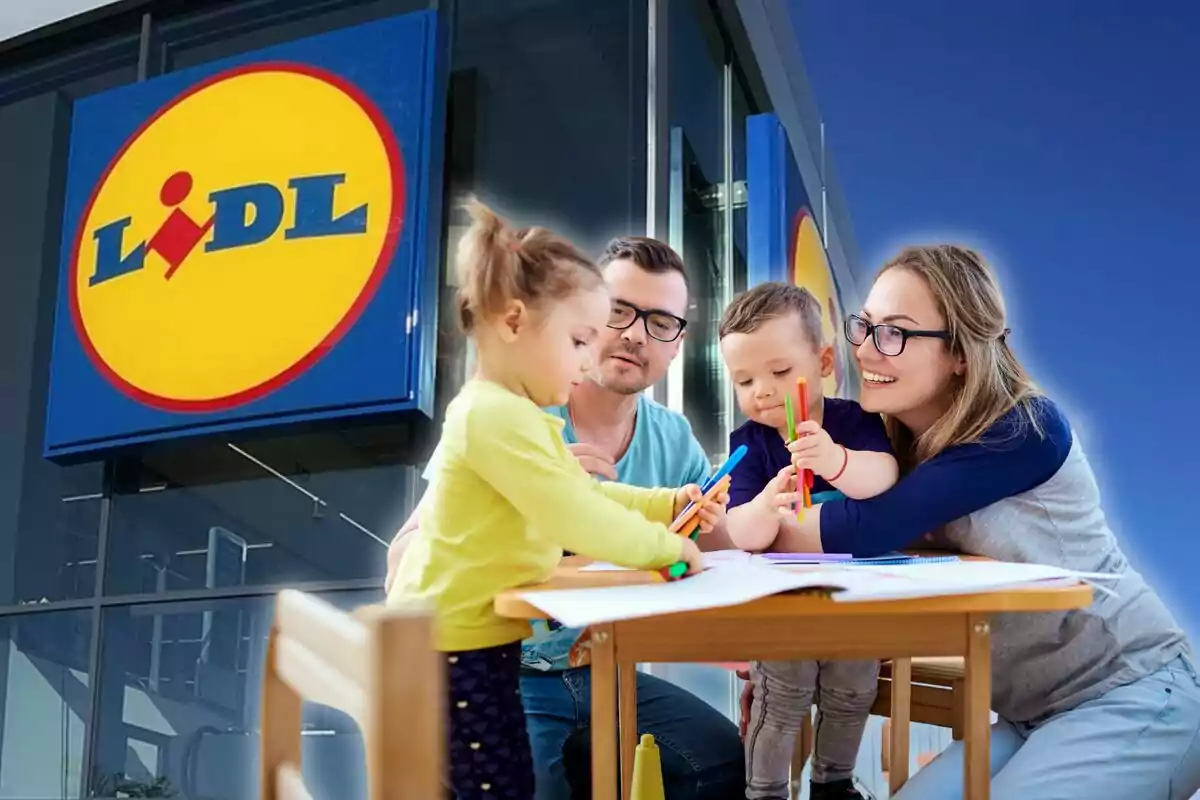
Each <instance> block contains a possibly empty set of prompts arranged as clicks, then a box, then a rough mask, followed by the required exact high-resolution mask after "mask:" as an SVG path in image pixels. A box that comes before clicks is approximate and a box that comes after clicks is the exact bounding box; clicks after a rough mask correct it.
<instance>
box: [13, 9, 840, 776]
mask: <svg viewBox="0 0 1200 800" xmlns="http://www.w3.org/2000/svg"><path fill="white" fill-rule="evenodd" d="M96 5H97V6H100V7H98V8H96V9H94V10H91V11H89V12H87V13H85V14H84V15H82V16H79V17H75V18H70V19H67V20H64V21H61V22H58V23H56V24H54V25H52V26H50V27H48V28H45V29H42V30H36V31H33V32H31V33H28V34H25V35H22V36H21V37H19V38H17V39H15V40H12V41H9V42H5V43H0V164H2V165H3V166H2V168H0V175H3V178H4V180H3V181H2V182H0V208H2V211H3V213H0V245H2V247H3V260H2V262H0V263H2V265H3V266H2V267H0V269H2V273H0V274H2V276H3V278H2V283H0V286H3V291H2V292H0V304H3V313H0V320H2V322H0V324H2V325H3V326H4V331H3V335H0V359H2V360H0V374H3V375H4V376H5V382H4V388H3V390H2V394H0V397H2V401H0V416H2V419H3V437H4V447H3V449H2V450H0V469H2V472H0V478H2V480H0V798H23V799H26V800H33V799H34V798H67V797H72V798H73V797H117V796H174V797H186V798H193V800H199V799H200V798H242V797H252V796H254V794H255V791H256V790H255V785H256V784H255V781H256V770H257V764H256V752H257V738H256V727H257V715H258V686H259V682H260V678H261V667H262V658H263V643H264V635H265V632H266V629H267V627H268V625H269V623H270V603H271V597H272V595H273V594H274V593H275V592H276V591H278V589H279V588H281V587H283V586H300V587H303V588H305V589H307V590H309V591H313V592H316V593H319V594H321V595H323V596H325V597H327V598H328V599H330V600H331V601H332V602H334V603H337V604H339V605H342V606H345V607H351V606H355V605H359V604H362V603H367V602H373V601H375V600H378V599H379V598H380V596H381V589H380V583H381V579H382V575H383V570H384V552H385V547H386V543H387V541H388V540H389V539H390V538H391V535H392V533H393V532H394V531H395V530H396V529H397V528H398V527H399V525H400V523H401V522H402V521H403V520H404V519H405V518H406V517H407V515H408V513H409V512H410V510H411V508H412V507H413V505H414V504H415V502H416V500H417V499H418V498H419V497H420V494H421V492H422V489H423V486H422V482H421V480H420V472H421V469H422V467H423V464H424V461H425V459H426V458H427V457H428V455H429V453H430V451H431V450H432V447H433V444H434V443H435V441H436V438H437V435H438V422H439V419H440V411H441V409H442V408H444V406H445V403H446V402H447V401H448V400H449V398H450V397H452V396H453V394H454V392H455V391H456V390H457V388H458V386H460V385H461V382H462V380H463V377H464V375H465V372H466V369H467V355H466V350H465V346H464V343H463V339H462V337H461V335H459V334H458V332H457V331H456V330H455V329H454V326H453V323H452V316H451V315H449V314H445V313H441V314H439V313H438V312H439V310H442V309H445V308H446V307H447V304H448V303H449V300H450V298H451V297H452V295H453V291H454V287H453V285H452V281H451V279H450V277H449V273H448V272H447V269H446V265H447V263H448V262H449V260H450V259H449V258H448V255H447V254H448V253H452V252H453V246H454V241H455V238H456V236H457V235H458V233H459V232H460V231H461V229H462V224H463V218H462V215H461V213H460V212H459V211H458V210H457V209H456V207H455V203H454V200H455V199H456V198H459V197H461V196H463V195H464V194H465V193H468V192H474V193H477V194H479V195H480V196H481V197H482V198H484V199H485V200H487V201H489V202H491V203H493V204H494V205H495V206H496V207H497V208H498V209H499V210H501V211H502V212H503V213H504V214H506V215H507V216H509V217H511V218H513V219H514V220H517V221H519V222H523V223H535V222H536V223H541V224H548V225H550V226H552V227H555V228H557V229H559V230H561V231H562V232H564V233H566V234H568V235H569V236H571V237H573V238H574V239H575V240H576V241H577V242H578V243H579V244H580V245H581V246H583V247H584V248H586V249H588V250H590V251H592V252H597V251H599V249H600V248H601V247H602V246H603V244H604V243H605V241H606V240H607V239H608V238H610V237H611V236H614V235H617V234H626V233H644V232H647V231H648V232H650V233H651V234H653V235H656V236H659V237H660V238H663V239H665V240H667V241H669V242H670V243H671V244H672V245H674V246H675V247H676V248H677V249H678V250H680V252H681V253H682V254H683V255H684V258H685V261H686V262H687V265H688V269H689V271H690V273H691V275H690V277H691V280H692V284H693V287H694V294H695V296H694V307H693V309H692V320H691V327H690V328H689V332H690V338H689V340H688V342H687V344H686V346H685V348H684V354H683V356H682V357H681V358H680V359H679V360H678V362H677V364H676V365H675V367H674V368H673V370H672V373H671V375H670V376H669V378H668V380H667V381H665V382H664V383H663V384H662V385H660V386H656V387H654V389H653V392H654V394H655V397H656V399H658V400H660V401H661V402H664V403H667V404H669V405H671V406H672V407H674V408H677V409H678V410H681V411H684V412H685V413H687V414H688V416H689V418H690V419H691V421H692V423H693V426H694V427H695V429H696V431H697V435H698V436H699V437H700V439H701V441H702V443H703V444H704V445H705V447H706V449H707V450H708V452H709V453H710V454H711V455H712V457H713V458H714V460H716V459H719V458H720V457H721V455H722V453H723V451H724V449H725V438H726V436H727V433H728V431H729V429H730V428H731V427H732V426H733V425H735V424H736V423H737V417H736V413H735V410H734V407H733V403H732V394H731V391H730V387H729V385H728V381H727V379H726V377H725V375H724V372H723V370H722V369H721V367H720V363H719V360H718V357H717V354H716V350H715V327H716V320H717V318H718V316H719V314H720V311H721V309H722V308H723V307H724V304H725V302H726V301H727V300H728V298H729V297H731V296H732V295H733V294H734V293H735V292H737V291H740V290H741V289H743V288H744V287H745V286H746V285H747V282H748V281H757V280H761V279H764V278H767V277H782V278H788V279H796V280H803V281H805V282H811V281H812V278H811V277H809V276H810V273H811V274H818V275H820V276H824V277H822V278H821V280H824V281H826V284H827V286H828V288H827V289H824V290H823V291H825V294H826V296H825V297H824V301H825V302H827V303H828V304H829V308H830V309H831V310H830V315H831V316H830V327H831V330H833V329H834V328H835V326H836V325H837V324H838V319H837V316H838V314H840V313H841V311H840V309H841V308H842V307H843V306H844V305H845V304H847V303H850V302H853V299H854V287H853V285H852V284H851V283H850V282H849V275H850V266H851V262H852V261H853V258H854V256H853V247H852V243H851V242H850V240H849V227H848V225H846V224H840V225H839V224H838V222H839V220H844V219H845V215H844V212H843V211H842V207H841V205H840V203H839V202H838V200H837V197H836V184H835V183H834V182H833V181H832V180H831V179H829V177H828V175H827V173H826V171H825V170H826V166H825V165H826V164H827V162H828V159H827V158H826V155H825V153H824V151H823V149H822V148H823V143H822V141H821V137H820V136H819V135H817V136H814V135H813V131H814V130H819V118H818V117H817V116H816V112H815V109H814V107H813V104H812V101H811V98H810V97H808V96H807V94H806V90H800V89H798V88H797V87H798V86H800V85H801V83H802V80H801V79H802V74H799V75H798V73H797V72H796V70H797V69H798V52H793V51H795V50H796V47H795V41H794V40H795V35H794V32H791V29H790V27H789V28H788V30H787V31H781V29H780V25H779V21H780V19H786V15H787V9H786V7H785V6H786V4H784V3H782V2H780V3H773V2H769V1H768V0H737V2H735V1H734V0H670V2H666V1H665V0H640V2H639V0H628V1H626V0H620V1H619V2H594V1H593V0H512V1H511V2H507V1H506V2H496V0H457V2H452V3H447V2H440V3H439V2H432V3H431V2H418V1H417V0H238V1H236V2H233V1H230V0H215V1H209V0H204V1H200V0H197V1H196V2H190V3H180V2H171V0H161V1H155V0H139V1H137V2H131V1H129V0H126V2H119V3H113V4H96ZM789 37H790V38H789ZM789 42H790V44H789ZM789 59H790V60H789ZM285 62H286V63H288V64H293V65H294V64H301V65H305V66H304V67H303V69H300V70H298V71H296V70H292V71H291V72H287V74H286V75H284V77H280V74H281V73H279V72H278V70H276V71H275V72H271V70H267V69H265V68H264V67H263V65H275V66H278V65H279V64H281V63H285ZM266 72H271V75H272V76H273V77H271V81H274V82H268V83H267V84H256V83H255V81H256V80H258V79H262V78H263V77H264V74H265V73H266ZM285 72H286V71H285ZM314 76H316V77H315V78H314ZM317 78H319V80H317ZM798 80H800V83H798V82H797V81H798ZM305 81H307V82H305ZM347 87H350V88H349V89H347ZM356 89H357V91H355V90H356ZM339 90H341V91H339ZM348 98H349V101H354V102H349V101H348ZM272 103H274V104H275V105H272ZM226 111H227V112H228V114H230V115H231V116H237V117H238V119H239V120H240V122H239V124H241V125H242V126H243V129H244V136H243V137H242V138H240V139H239V138H237V137H234V138H232V139H230V138H228V129H229V126H228V125H227V124H224V123H223V124H221V125H216V124H211V123H206V120H213V119H214V118H221V119H223V120H224V117H223V115H224V114H225V113H226ZM331 120H333V121H332V122H331ZM338 120H341V122H338ZM814 125H816V126H817V127H816V128H814ZM264 131H265V132H266V133H264ZM381 132H382V133H381ZM272 137H274V138H272ZM331 138H336V139H337V141H338V142H339V144H340V145H342V146H336V147H334V146H329V141H330V139H331ZM770 148H775V149H774V150H770ZM780 148H782V149H780ZM768 152H770V153H773V154H774V155H772V156H770V158H774V159H775V161H771V160H770V158H768V156H767V155H766V154H767V153H768ZM297 154H300V155H297ZM785 162H786V163H785ZM397 165H399V171H397ZM168 167H169V168H168ZM755 175H761V177H759V178H758V179H757V183H756V180H755V178H754V176H755ZM787 175H791V178H790V179H789V178H787V177H786V176H787ZM180 176H185V177H180ZM748 176H749V177H748ZM788 180H791V181H792V183H793V185H794V184H795V183H796V182H797V181H798V182H799V185H800V186H801V187H802V188H803V189H804V190H805V191H803V192H802V195H797V194H795V193H794V192H793V193H792V194H791V195H789V194H788V193H787V191H785V190H784V189H783V188H782V187H784V186H785V184H786V183H787V181H788ZM139 181H140V183H139ZM776 183H777V184H778V186H776ZM768 184H770V186H768ZM772 187H774V188H772ZM756 190H757V191H758V192H762V191H767V190H769V192H771V194H770V197H773V198H775V199H773V200H772V199H766V200H762V201H758V200H754V199H753V198H755V197H756V196H757V195H756V194H755V192H756ZM131 198H132V199H131ZM788 198H790V199H788ZM751 204H754V205H751ZM176 212H178V214H176ZM205 214H211V215H210V216H208V217H206V216H204V215H205ZM804 219H807V220H808V223H807V227H805V223H804V222H803V220H804ZM381 220H382V221H383V223H384V224H382V226H381V225H380V221H381ZM389 221H390V222H389ZM393 223H394V224H393ZM768 230H775V231H776V233H777V234H779V235H780V236H782V238H781V239H778V237H777V242H776V244H773V245H772V247H757V249H756V245H755V244H754V243H755V242H762V241H766V237H767V233H766V232H767V231H768ZM779 232H782V233H779ZM773 241H774V240H773ZM814 243H815V244H814ZM288 248H291V249H288ZM772 248H773V249H772ZM265 261H270V262H271V263H272V264H276V265H279V266H278V269H275V271H274V272H270V273H269V274H268V273H261V272H260V271H259V269H258V267H259V265H260V264H261V263H265ZM329 264H336V265H337V266H338V269H339V271H338V275H339V276H340V277H339V278H338V280H337V281H336V282H335V283H333V284H327V283H321V282H320V280H319V279H318V278H316V277H313V276H318V275H320V274H324V273H322V272H321V268H323V267H325V266H327V265H329ZM785 264H786V268H785V266H784V265H785ZM247 265H249V266H247ZM812 270H816V273H812V272H811V271H812ZM149 277H153V278H154V281H150V280H149V279H148V278H149ZM819 282H820V281H818V283H819ZM180 284H183V285H185V286H187V287H190V288H189V289H188V291H189V292H191V294H189V295H187V297H188V298H192V299H189V300H187V301H186V302H184V301H181V300H179V297H178V296H175V295H172V294H170V293H169V292H168V291H167V289H166V288H164V287H176V286H179V285H180ZM826 284H822V285H823V286H824V285H826ZM131 287H132V288H131ZM139 287H140V288H139ZM313 320H316V322H312V324H309V323H310V322H311V321H313ZM297 321H300V322H302V323H304V324H303V325H301V328H302V329H301V328H297V329H295V330H293V327H294V323H297ZM314 325H315V326H316V327H315V328H314V327H313V326H314ZM180 331H183V332H184V334H187V335H184V334H181V333H180ZM188 332H191V333H190V334H189V333H188ZM180 342H183V343H185V344H184V345H181V344H180ZM205 359H207V361H205ZM198 364H216V365H226V366H227V368H225V369H216V368H212V369H199V368H197V365H198ZM147 365H149V366H147ZM198 375H199V376H205V377H204V378H203V379H200V378H197V376H198ZM846 385H849V384H848V383H843V386H846ZM660 674H664V675H666V676H667V677H669V678H672V679H676V680H679V681H680V682H682V683H685V684H687V685H689V686H690V687H691V688H694V689H695V690H696V691H697V692H699V693H701V694H702V695H704V696H705V697H706V699H708V700H709V701H710V702H713V703H714V704H717V705H718V706H720V707H722V708H725V707H727V706H728V701H729V698H728V691H729V688H728V682H727V681H726V680H725V679H724V677H723V676H722V675H720V674H719V673H715V672H714V671H707V670H705V669H704V668H695V669H693V670H691V671H689V670H688V669H687V668H683V667H672V668H669V669H667V668H663V670H662V671H661V672H660ZM306 723H307V730H306V735H305V738H304V743H305V750H304V752H305V759H306V772H308V774H309V776H310V780H311V782H312V785H313V786H314V788H315V789H316V790H317V792H318V796H328V797H339V798H340V797H354V796H359V795H361V794H362V779H361V769H360V768H359V766H358V765H359V764H360V763H361V740H360V738H359V737H358V735H357V732H356V730H355V728H354V725H353V723H351V722H350V721H349V720H348V719H346V718H343V717H341V716H340V715H336V714H332V713H329V712H327V711H323V710H321V709H316V708H312V709H309V710H308V711H307V712H306ZM139 793H140V794H139Z"/></svg>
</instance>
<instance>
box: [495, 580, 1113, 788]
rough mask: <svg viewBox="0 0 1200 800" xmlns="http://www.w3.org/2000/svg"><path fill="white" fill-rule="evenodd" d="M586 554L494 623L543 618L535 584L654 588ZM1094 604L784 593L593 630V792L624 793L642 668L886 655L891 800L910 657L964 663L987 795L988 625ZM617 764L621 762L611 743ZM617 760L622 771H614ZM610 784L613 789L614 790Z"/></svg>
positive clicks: (977, 772)
mask: <svg viewBox="0 0 1200 800" xmlns="http://www.w3.org/2000/svg"><path fill="white" fill-rule="evenodd" d="M586 563H587V561H586V560H585V559H580V558H568V559H565V560H564V561H563V563H562V565H561V566H560V567H559V568H558V569H557V570H556V573H555V575H554V576H553V577H552V578H551V579H550V580H549V581H547V582H545V583H543V584H538V585H537V586H533V587H525V588H522V589H513V590H510V591H507V592H504V593H502V594H501V595H500V596H498V597H497V598H496V603H495V608H496V611H497V613H499V614H500V615H501V616H504V617H509V618H512V619H542V618H545V616H546V615H545V614H544V613H543V612H541V611H539V610H538V609H537V608H535V607H534V606H532V605H530V604H529V603H527V602H526V601H525V600H523V599H522V598H521V594H523V593H524V592H527V591H531V590H538V589H567V588H595V587H603V586H619V585H635V584H646V583H654V582H657V581H661V580H662V578H661V577H660V576H659V575H658V574H657V573H653V572H628V571H626V572H581V571H580V569H579V568H580V567H581V566H584V565H585V564H586ZM1091 601H1092V590H1091V588H1090V587H1088V586H1086V585H1084V584H1078V585H1074V586H1067V587H1062V586H1059V587H1046V588H1029V589H1015V590H1009V591H1001V592H989V593H986V594H972V595H962V596H955V597H931V598H923V599H915V600H889V601H878V602H863V603H836V602H834V601H833V600H830V599H829V598H827V597H821V596H814V595H811V594H800V593H791V594H783V595H774V596H771V597H766V598H763V599H762V600H756V601H754V602H751V603H745V604H743V605H739V606H732V607H729V608H717V609H710V610H706V611H694V612H687V613H683V614H672V615H670V617H669V618H665V617H647V618H644V619H634V620H624V621H621V622H614V623H608V624H603V625H595V626H592V667H591V669H592V723H591V726H592V795H593V797H594V798H595V800H616V798H619V797H621V796H622V793H624V794H625V795H626V796H627V795H628V792H629V786H630V782H631V780H632V776H633V754H634V748H635V747H636V745H637V695H636V691H637V690H636V683H635V680H634V678H635V676H634V670H635V669H636V668H637V664H639V663H668V662H688V663H705V662H718V661H750V660H797V659H812V658H824V659H834V658H845V659H857V658H880V659H892V660H893V662H894V667H893V676H894V685H895V689H896V691H894V692H893V695H892V721H893V722H892V727H893V729H894V732H893V734H892V744H891V763H892V769H891V771H890V773H889V783H890V784H891V786H892V792H893V793H894V792H895V791H896V790H897V789H899V787H900V786H901V785H903V783H904V781H906V780H907V779H908V704H909V692H908V691H905V690H904V689H903V688H902V687H908V686H910V683H909V674H910V672H909V670H910V667H911V665H910V662H909V660H908V659H910V658H912V657H913V656H963V657H964V658H965V661H966V674H965V694H966V697H965V719H966V722H965V730H964V736H963V739H964V746H965V750H966V753H965V755H966V765H965V770H964V774H965V777H964V781H965V782H964V788H965V796H966V797H967V798H968V800H987V798H988V795H989V784H990V768H989V749H990V733H991V732H990V727H991V693H992V675H991V626H990V622H989V620H990V616H991V614H993V613H997V612H1013V611H1015V612H1031V611H1065V610H1069V609H1074V608H1082V607H1085V606H1087V605H1089V604H1090V603H1091ZM618 731H619V735H620V750H619V753H620V758H619V759H618V747H617V744H618V736H617V732H618ZM618 764H619V765H620V772H619V773H618V769H617V768H618ZM618 779H619V780H620V784H619V785H618Z"/></svg>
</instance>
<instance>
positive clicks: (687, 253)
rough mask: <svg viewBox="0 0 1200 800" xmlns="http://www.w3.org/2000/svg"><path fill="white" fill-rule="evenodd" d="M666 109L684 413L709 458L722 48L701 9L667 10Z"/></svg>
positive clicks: (713, 414) (714, 396)
mask: <svg viewBox="0 0 1200 800" xmlns="http://www.w3.org/2000/svg"><path fill="white" fill-rule="evenodd" d="M668 13H669V20H668V30H669V36H670V38H669V41H668V44H667V52H668V58H669V59H670V64H669V66H668V68H667V74H668V80H669V83H670V86H669V89H668V105H669V115H670V125H671V137H670V147H671V158H670V163H671V169H672V175H671V221H672V229H673V231H675V232H676V236H677V237H678V240H677V241H673V242H672V244H673V245H674V246H675V248H676V249H677V250H679V252H680V255H682V256H683V261H684V264H685V265H686V267H687V271H688V277H689V279H690V282H691V287H692V322H691V325H690V326H689V328H688V337H687V341H686V342H685V343H684V346H683V356H682V358H683V397H684V402H683V412H684V414H685V415H686V416H687V418H688V420H689V421H690V422H691V423H692V430H693V431H694V432H695V434H696V438H697V439H698V440H699V441H700V444H701V445H703V446H704V450H705V452H707V453H708V454H709V457H710V458H713V459H714V460H716V459H719V456H720V454H721V453H724V452H725V451H726V450H727V449H728V441H727V438H726V437H727V433H726V424H727V422H726V417H725V398H724V393H725V389H724V388H723V384H722V376H723V374H724V365H723V364H722V363H721V357H720V353H719V352H718V349H717V333H716V332H717V324H718V323H719V322H720V317H721V312H722V311H723V310H724V308H725V295H726V292H727V289H726V282H727V280H728V277H727V276H726V275H725V271H726V270H725V266H724V264H725V247H726V241H725V239H726V237H725V215H724V211H723V209H722V207H721V192H722V185H723V183H724V181H725V157H724V154H725V148H724V141H723V139H724V128H725V116H724V102H723V100H724V90H723V74H722V73H723V63H724V62H723V59H722V48H721V45H720V41H719V38H714V37H715V35H716V31H715V23H714V21H713V19H712V14H711V11H710V10H709V8H708V4H707V3H706V2H704V1H703V0H693V2H684V3H680V4H678V5H676V6H671V7H670V10H669V12H668Z"/></svg>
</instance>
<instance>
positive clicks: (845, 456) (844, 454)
mask: <svg viewBox="0 0 1200 800" xmlns="http://www.w3.org/2000/svg"><path fill="white" fill-rule="evenodd" d="M838 447H840V448H842V468H841V469H839V470H838V471H837V475H834V476H833V477H832V478H826V479H825V482H826V483H833V482H834V481H836V480H837V479H838V478H840V477H842V473H843V472H845V471H846V465H847V464H849V463H850V451H849V450H847V449H846V445H844V444H839V445H838Z"/></svg>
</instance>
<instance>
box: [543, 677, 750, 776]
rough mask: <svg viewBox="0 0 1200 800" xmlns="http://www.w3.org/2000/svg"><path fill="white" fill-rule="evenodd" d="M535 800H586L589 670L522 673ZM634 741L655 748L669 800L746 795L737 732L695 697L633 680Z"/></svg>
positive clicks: (659, 682) (646, 680)
mask: <svg viewBox="0 0 1200 800" xmlns="http://www.w3.org/2000/svg"><path fill="white" fill-rule="evenodd" d="M521 696H522V699H523V702H524V704H525V718H526V726H527V728H528V730H529V741H530V744H531V746H532V748H533V769H534V773H535V775H536V778H537V800H569V799H570V798H571V797H572V787H575V788H576V794H575V796H576V797H579V796H580V795H581V794H584V795H590V791H591V755H590V752H591V738H590V724H589V723H590V720H591V709H592V705H591V703H592V676H591V671H590V670H588V669H587V668H583V669H570V670H566V671H564V672H533V671H531V670H524V671H522V673H521ZM637 699H638V705H637V716H638V735H639V736H640V735H641V734H643V733H649V734H652V735H653V736H654V740H655V742H656V743H657V745H658V747H659V753H660V756H661V759H662V770H663V783H664V788H665V789H666V796H667V798H668V800H728V798H736V797H741V796H742V795H743V793H744V791H745V781H746V770H745V758H744V756H743V755H742V741H741V738H740V737H739V735H738V729H737V726H736V725H734V724H733V723H732V722H730V721H729V720H728V719H726V718H725V716H724V715H722V714H721V713H720V712H718V711H717V710H716V709H714V708H713V707H712V706H710V705H709V704H708V703H705V702H704V701H703V700H701V699H700V698H698V697H696V696H695V695H692V694H690V693H689V692H687V691H684V690H683V689H681V688H679V687H678V686H675V685H674V684H672V683H668V682H667V681H664V680H661V679H659V678H655V677H653V676H651V675H647V674H645V673H644V672H638V673H637Z"/></svg>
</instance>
